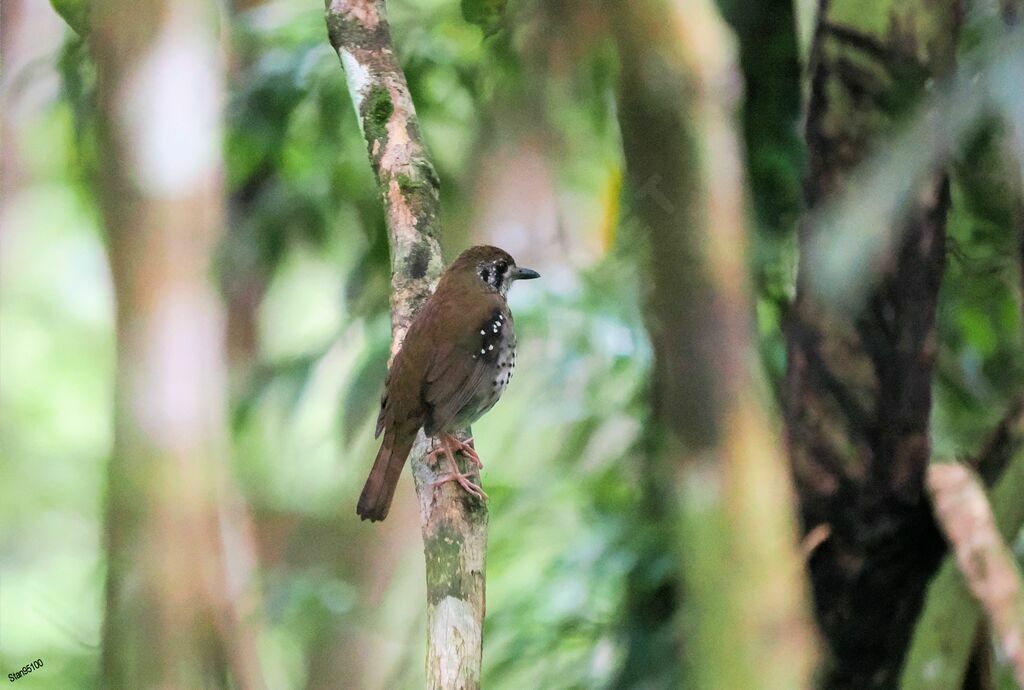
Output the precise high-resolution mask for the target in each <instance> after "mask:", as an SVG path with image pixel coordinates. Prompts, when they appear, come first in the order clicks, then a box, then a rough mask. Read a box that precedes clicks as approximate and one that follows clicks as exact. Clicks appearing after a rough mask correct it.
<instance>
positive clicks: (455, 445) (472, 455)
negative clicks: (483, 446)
mask: <svg viewBox="0 0 1024 690" xmlns="http://www.w3.org/2000/svg"><path fill="white" fill-rule="evenodd" d="M448 443H450V444H451V445H452V449H453V450H454V451H455V452H456V453H462V454H463V455H465V456H466V457H467V458H469V459H470V460H472V461H473V462H474V464H476V466H477V467H480V468H483V466H484V463H483V462H482V461H481V460H480V456H479V455H477V454H476V448H474V447H473V437H472V436H470V437H469V438H467V439H466V440H465V441H460V440H459V439H458V438H456V437H455V436H452V435H451V434H449V435H448Z"/></svg>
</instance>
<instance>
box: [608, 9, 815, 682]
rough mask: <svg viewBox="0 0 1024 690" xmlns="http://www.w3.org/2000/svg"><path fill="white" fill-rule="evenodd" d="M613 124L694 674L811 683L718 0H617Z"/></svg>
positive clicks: (735, 96)
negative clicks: (626, 180)
mask: <svg viewBox="0 0 1024 690" xmlns="http://www.w3.org/2000/svg"><path fill="white" fill-rule="evenodd" d="M616 7H617V9H618V16H616V17H615V19H614V22H615V26H616V31H617V36H616V38H617V41H618V46H619V55H620V59H621V61H622V75H621V87H620V88H621V96H620V123H621V127H622V136H623V145H624V148H625V154H626V165H627V169H628V173H629V177H630V181H631V184H632V185H633V188H634V190H635V191H636V193H637V195H638V199H637V202H636V203H637V210H638V212H639V214H640V216H641V218H642V219H643V221H644V223H645V225H646V226H647V228H648V230H649V233H650V248H651V275H652V279H653V280H652V285H651V287H650V291H649V293H648V295H647V307H646V311H647V314H646V316H647V319H646V320H647V324H648V329H649V331H650V336H651V341H652V344H653V348H654V373H653V381H652V396H653V401H652V404H653V420H652V421H653V424H654V428H653V429H652V434H653V435H654V436H655V440H654V447H655V451H654V452H655V454H656V455H657V458H655V460H654V461H653V462H652V463H651V464H650V466H649V471H651V472H655V473H657V474H656V478H655V479H654V480H653V481H654V482H655V483H659V482H661V483H663V484H665V485H667V486H669V487H674V490H675V494H676V495H675V497H674V498H675V501H674V509H672V510H671V511H670V513H671V514H672V516H673V517H674V518H675V519H676V520H678V523H677V524H678V534H679V535H680V539H679V543H678V544H677V547H678V551H679V557H680V559H681V560H680V563H681V566H682V567H681V571H682V575H683V578H682V579H683V588H682V589H683V611H682V617H681V620H683V621H685V622H686V623H685V625H684V626H682V627H683V629H684V630H686V632H687V633H692V635H687V636H686V637H685V639H684V640H683V646H684V651H685V652H686V656H687V658H688V659H689V660H690V663H689V665H688V667H687V671H688V677H687V682H686V683H685V684H688V685H693V686H694V687H708V688H710V687H721V688H741V687H773V688H796V687H806V686H807V685H808V683H809V677H810V670H811V667H812V663H813V638H814V635H813V632H812V630H811V626H810V624H809V619H808V617H807V615H806V614H807V612H806V610H805V608H804V600H803V597H804V593H805V591H804V587H803V579H802V577H801V570H802V566H801V562H800V560H799V559H798V557H797V540H796V534H795V519H794V516H793V514H792V513H791V512H790V505H791V503H792V493H791V486H790V484H789V480H788V476H787V471H786V467H785V462H784V457H783V455H782V453H781V452H780V451H779V445H778V443H777V440H776V439H774V438H773V435H772V433H771V431H770V428H769V424H768V422H767V418H766V416H765V414H764V411H763V409H762V408H761V406H760V401H759V400H758V395H757V393H756V391H757V387H756V384H755V381H756V377H754V376H753V375H752V372H751V371H750V368H749V367H750V362H751V360H752V359H753V350H752V347H751V336H750V318H751V303H750V297H749V292H748V281H747V278H746V264H745V253H744V249H745V244H746V242H745V227H744V204H745V199H744V193H743V189H744V181H743V164H742V157H741V150H740V143H739V141H738V136H737V133H736V106H737V103H738V100H739V97H740V94H741V90H742V86H741V84H740V79H739V75H738V71H737V68H736V64H735V62H736V59H735V55H734V48H733V42H732V37H731V35H730V34H729V32H728V30H727V29H726V27H725V25H724V23H723V22H722V20H721V18H720V17H719V16H718V14H717V9H716V8H715V6H714V4H713V3H711V2H686V3H681V2H661V1H659V0H648V1H639V2H634V1H633V0H630V2H621V3H617V4H616Z"/></svg>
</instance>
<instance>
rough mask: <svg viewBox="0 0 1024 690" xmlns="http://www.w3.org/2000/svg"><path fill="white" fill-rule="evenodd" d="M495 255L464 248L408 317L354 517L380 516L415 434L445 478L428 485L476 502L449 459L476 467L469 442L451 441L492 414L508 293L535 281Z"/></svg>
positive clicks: (511, 363)
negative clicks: (456, 490)
mask: <svg viewBox="0 0 1024 690" xmlns="http://www.w3.org/2000/svg"><path fill="white" fill-rule="evenodd" d="M539 277H540V274H539V273H537V272H536V271H534V270H532V269H529V268H520V267H519V266H517V265H516V262H515V260H514V259H513V258H512V257H511V256H510V255H509V253H508V252H506V251H505V250H503V249H499V248H498V247H493V246H490V245H479V246H475V247H470V248H469V249H466V250H465V251H464V252H462V253H461V254H460V255H459V256H458V258H456V259H455V261H453V262H452V263H451V265H449V266H448V268H447V269H446V270H445V271H444V273H442V274H441V278H440V280H439V281H438V283H437V289H436V290H435V291H434V293H433V294H432V295H431V296H430V297H429V298H427V300H426V302H424V304H423V306H422V307H421V308H420V309H419V311H418V312H417V313H416V315H415V316H414V317H413V321H412V323H411V324H410V326H409V330H408V331H407V332H406V335H405V340H404V341H403V342H402V346H401V349H400V350H399V351H398V353H397V354H396V355H395V357H394V360H393V361H392V364H391V367H390V370H389V371H388V374H387V377H386V378H385V381H384V393H383V394H382V395H381V400H380V414H379V416H378V417H377V427H376V432H375V436H374V437H375V438H379V437H380V435H381V434H382V433H383V435H384V439H383V441H382V442H381V445H380V450H379V451H378V452H377V457H376V459H375V460H374V462H373V468H372V469H371V470H370V475H369V477H367V479H366V484H365V485H364V486H363V491H362V493H361V494H360V496H359V502H358V504H357V506H356V513H357V514H358V515H359V517H360V518H361V519H363V520H370V521H371V522H377V521H380V520H383V519H384V518H386V517H387V514H388V510H389V509H390V508H391V501H392V499H393V498H394V495H395V486H396V485H397V484H398V478H399V477H400V476H401V474H402V468H403V467H404V466H405V461H406V459H407V458H408V456H409V452H410V450H411V449H412V446H413V443H414V442H415V440H416V435H417V433H418V432H419V430H420V429H423V431H424V433H425V434H426V435H427V436H428V437H431V438H433V439H435V445H434V448H433V450H431V451H430V452H429V453H428V454H427V459H428V461H431V462H435V461H437V460H438V459H439V458H440V457H441V456H442V455H443V456H444V458H445V459H446V460H447V462H448V466H449V468H450V471H449V472H448V473H447V474H443V475H441V476H439V477H438V479H437V480H436V481H435V482H434V483H435V484H441V483H445V482H449V481H454V482H457V483H458V484H459V485H460V486H461V487H462V488H463V489H465V490H466V492H468V493H469V494H471V495H473V496H476V497H477V498H479V499H486V498H487V494H485V493H484V491H483V489H481V488H480V487H479V486H477V485H476V484H474V483H473V482H472V481H471V480H470V479H469V477H467V476H466V475H465V474H463V473H462V472H461V471H460V469H459V466H458V463H457V462H456V461H455V455H454V454H455V453H457V452H458V453H462V454H463V455H465V456H466V457H467V458H469V460H471V461H472V462H473V463H474V464H476V465H477V467H483V463H482V462H481V461H480V457H479V455H478V454H477V453H476V451H475V450H474V448H473V445H472V439H469V440H467V441H461V440H459V439H458V438H456V436H455V434H456V433H457V432H459V431H462V430H465V429H466V428H467V427H469V425H470V424H472V423H473V422H475V421H476V420H477V419H479V418H480V417H481V416H482V415H483V414H484V413H486V412H487V411H488V410H490V409H491V408H492V407H494V404H495V403H496V402H498V399H499V398H500V397H501V394H502V393H504V392H505V388H506V386H508V383H509V381H510V380H511V379H512V371H513V369H515V366H516V334H515V328H514V323H513V320H512V312H511V311H509V308H508V302H507V297H508V291H509V289H510V288H511V287H512V284H513V283H514V282H515V281H517V280H530V279H533V278H539Z"/></svg>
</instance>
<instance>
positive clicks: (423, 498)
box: [326, 0, 487, 688]
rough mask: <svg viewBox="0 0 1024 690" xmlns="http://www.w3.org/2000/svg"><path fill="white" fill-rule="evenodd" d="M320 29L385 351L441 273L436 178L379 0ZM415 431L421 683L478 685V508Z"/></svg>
mask: <svg viewBox="0 0 1024 690" xmlns="http://www.w3.org/2000/svg"><path fill="white" fill-rule="evenodd" d="M326 20H327V29H328V34H329V36H330V41H331V45H332V46H333V47H334V49H335V51H337V53H338V57H339V58H341V64H342V66H343V67H344V68H345V76H346V79H347V81H348V88H349V93H350V94H351V96H352V103H353V105H354V106H355V109H356V114H357V116H358V120H359V127H360V129H361V130H362V133H363V137H364V139H365V140H366V147H367V154H368V156H369V159H370V165H371V167H372V168H373V172H374V174H375V175H376V177H377V184H378V186H379V188H380V190H381V196H382V198H383V202H384V210H385V216H386V219H387V227H388V239H389V241H390V248H391V327H392V339H393V340H392V348H391V352H392V355H393V354H394V353H395V352H397V351H398V349H399V347H400V346H401V342H402V339H403V337H404V335H405V332H406V330H408V328H409V324H410V323H411V321H412V317H413V314H414V313H415V312H416V309H417V308H418V307H419V306H420V305H421V304H422V303H423V301H424V300H425V299H426V298H427V296H428V295H429V294H430V292H431V290H432V289H433V287H434V285H435V283H436V281H437V278H438V276H439V275H440V274H441V269H442V264H443V262H442V258H441V247H440V245H439V244H438V236H439V234H440V224H439V217H440V201H439V195H438V188H439V181H438V179H437V174H436V173H435V172H434V168H433V166H432V165H431V163H430V161H429V159H428V157H427V153H426V149H425V147H424V145H423V140H422V137H421V135H420V129H419V125H418V123H417V121H416V111H415V108H414V107H413V102H412V98H411V96H410V95H409V88H408V86H407V84H406V81H405V75H404V73H403V72H402V67H401V65H400V64H399V63H398V58H397V56H396V54H395V50H394V46H393V45H392V41H391V33H390V30H389V28H388V23H387V19H386V15H385V4H384V2H383V0H377V1H374V0H328V1H327V13H326ZM425 451H426V439H424V438H423V436H422V433H421V435H420V437H419V438H418V440H417V443H416V445H415V446H414V448H413V451H412V453H411V455H410V462H411V465H412V471H413V476H414V478H415V480H416V492H417V494H418V496H419V503H420V519H421V528H422V532H423V546H424V555H425V557H426V573H427V683H428V687H430V688H454V687H458V688H476V687H479V685H480V662H481V654H482V647H483V642H482V640H483V637H482V630H483V617H484V553H485V547H486V540H487V508H486V506H484V505H482V504H478V503H477V502H475V501H474V502H467V501H464V500H462V495H461V489H460V488H459V487H458V486H456V485H455V484H454V483H453V482H449V483H446V484H442V485H439V486H434V485H433V482H434V480H435V479H436V476H437V475H436V474H435V472H434V470H433V468H431V467H430V466H428V465H427V464H426V463H425V462H424V459H423V456H424V452H425Z"/></svg>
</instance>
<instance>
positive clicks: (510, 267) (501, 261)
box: [448, 245, 540, 297]
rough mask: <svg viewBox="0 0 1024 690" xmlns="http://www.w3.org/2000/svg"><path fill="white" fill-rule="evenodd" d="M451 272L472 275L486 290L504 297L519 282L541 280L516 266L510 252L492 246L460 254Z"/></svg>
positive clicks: (526, 269) (534, 272) (481, 246)
mask: <svg viewBox="0 0 1024 690" xmlns="http://www.w3.org/2000/svg"><path fill="white" fill-rule="evenodd" d="M448 270H449V271H457V272H459V273H461V274H471V275H473V276H475V279H476V280H478V281H480V282H481V283H482V284H483V285H484V286H486V289H490V290H493V291H495V292H497V293H498V294H500V295H501V296H502V297H504V296H506V295H508V289H509V288H510V287H512V283H513V282H515V281H517V280H531V279H533V278H540V274H539V273H537V272H536V271H534V270H531V269H529V268H520V267H518V266H516V261H515V259H513V258H512V257H511V256H510V255H509V253H508V252H506V251H505V250H504V249H499V248H498V247H492V246H490V245H479V246H476V247H470V248H469V249H467V250H466V251H464V252H462V253H461V254H459V258H457V259H456V260H455V261H453V262H452V265H451V267H450V268H449V269H448Z"/></svg>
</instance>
